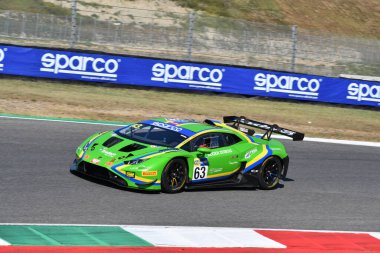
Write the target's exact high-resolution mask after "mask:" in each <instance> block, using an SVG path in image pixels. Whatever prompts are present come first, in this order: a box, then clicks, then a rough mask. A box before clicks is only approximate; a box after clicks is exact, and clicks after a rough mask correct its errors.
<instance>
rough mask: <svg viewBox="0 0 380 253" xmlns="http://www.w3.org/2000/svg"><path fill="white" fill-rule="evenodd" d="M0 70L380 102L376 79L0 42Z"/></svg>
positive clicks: (346, 101) (317, 99)
mask: <svg viewBox="0 0 380 253" xmlns="http://www.w3.org/2000/svg"><path fill="white" fill-rule="evenodd" d="M0 73H2V74H10V75H22V76H33V77H43V78H56V79H70V80H80V81H89V82H107V83H114V84H120V85H123V84H128V85H139V86H153V87H163V88H176V89H187V90H200V91H213V92H224V93H234V94H244V95H250V96H263V97H274V98H283V99H294V100H307V101H315V102H328V103H338V104H350V105H362V106H374V107H380V83H379V82H370V81H360V80H355V79H345V78H332V77H324V76H315V75H305V74H297V73H287V72H275V71H269V70H264V69H257V68H248V67H241V66H231V65H216V64H215V65H213V64H206V63H200V62H186V61H173V60H166V59H159V58H143V57H131V56H123V55H112V54H104V53H89V52H80V51H74V50H73V51H66V50H62V49H47V48H32V47H22V46H14V45H4V44H0Z"/></svg>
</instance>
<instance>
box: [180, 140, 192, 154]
mask: <svg viewBox="0 0 380 253" xmlns="http://www.w3.org/2000/svg"><path fill="white" fill-rule="evenodd" d="M181 149H183V150H186V151H188V152H191V151H192V150H191V141H189V142H187V143H186V144H185V145H183V146H182V147H181Z"/></svg>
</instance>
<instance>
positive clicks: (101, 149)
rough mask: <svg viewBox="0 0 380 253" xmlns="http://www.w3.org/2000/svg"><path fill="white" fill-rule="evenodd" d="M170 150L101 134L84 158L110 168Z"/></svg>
mask: <svg viewBox="0 0 380 253" xmlns="http://www.w3.org/2000/svg"><path fill="white" fill-rule="evenodd" d="M170 149H171V148H168V147H162V146H155V145H150V144H145V143H141V142H137V141H134V140H130V139H127V138H124V137H121V136H120V135H117V134H116V133H114V132H113V131H110V132H106V133H103V134H101V135H100V136H98V137H97V138H95V139H94V140H93V141H92V142H91V144H90V145H89V146H88V148H87V151H86V155H85V157H84V158H85V160H90V161H92V160H94V159H95V160H94V161H95V162H94V161H92V162H94V163H101V164H103V163H104V164H106V165H108V166H110V165H111V164H115V163H120V162H123V161H128V160H134V159H138V158H143V157H146V156H148V155H152V154H155V153H159V152H162V151H165V150H170Z"/></svg>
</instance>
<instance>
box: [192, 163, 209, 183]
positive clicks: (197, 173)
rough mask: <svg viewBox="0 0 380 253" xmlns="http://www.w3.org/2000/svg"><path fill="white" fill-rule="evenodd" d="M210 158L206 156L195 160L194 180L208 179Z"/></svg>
mask: <svg viewBox="0 0 380 253" xmlns="http://www.w3.org/2000/svg"><path fill="white" fill-rule="evenodd" d="M208 165H209V164H208V160H207V158H206V157H201V158H196V159H195V160H194V169H193V176H192V181H196V180H201V179H206V178H207V177H208Z"/></svg>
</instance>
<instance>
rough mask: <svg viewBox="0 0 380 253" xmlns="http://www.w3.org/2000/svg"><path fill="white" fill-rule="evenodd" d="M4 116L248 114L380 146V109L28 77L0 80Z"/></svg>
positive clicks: (117, 117)
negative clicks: (6, 114) (379, 143)
mask: <svg viewBox="0 0 380 253" xmlns="http://www.w3.org/2000/svg"><path fill="white" fill-rule="evenodd" d="M0 113H11V114H21V115H35V116H49V117H64V118H80V119H91V120H109V121H122V122H128V121H136V120H141V119H145V118H150V117H176V118H193V119H198V120H203V119H205V118H214V119H221V118H222V117H223V116H225V115H244V116H246V117H248V118H252V119H256V120H259V121H264V122H268V123H276V124H279V125H280V126H283V127H288V128H290V129H294V130H298V131H303V132H305V133H306V135H307V136H309V137H310V136H314V137H325V138H338V139H354V140H366V141H380V133H379V129H380V112H379V110H378V109H374V110H368V109H359V108H350V107H341V106H333V105H328V104H310V103H305V102H292V101H289V102H281V101H274V100H265V99H258V98H247V97H243V96H227V95H223V94H212V93H203V94H199V93H194V92H175V91H172V90H157V89H152V88H144V87H140V88H138V87H128V88H126V87H120V88H116V87H104V86H101V85H94V84H83V83H75V82H62V81H49V80H38V79H29V78H27V79H17V78H8V77H7V78H1V79H0Z"/></svg>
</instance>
